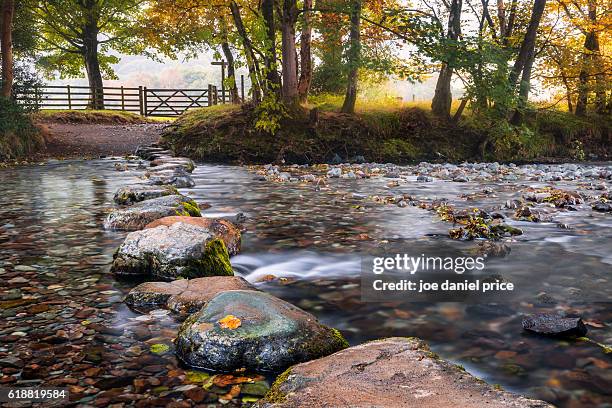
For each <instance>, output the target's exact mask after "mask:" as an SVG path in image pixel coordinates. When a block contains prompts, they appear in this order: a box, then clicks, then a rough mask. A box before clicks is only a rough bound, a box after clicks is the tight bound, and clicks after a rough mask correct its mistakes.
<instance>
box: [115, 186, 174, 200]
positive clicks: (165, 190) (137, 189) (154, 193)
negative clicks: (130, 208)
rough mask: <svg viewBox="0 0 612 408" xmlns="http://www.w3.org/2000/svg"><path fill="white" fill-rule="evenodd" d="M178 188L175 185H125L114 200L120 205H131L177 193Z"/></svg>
mask: <svg viewBox="0 0 612 408" xmlns="http://www.w3.org/2000/svg"><path fill="white" fill-rule="evenodd" d="M177 194H179V192H178V190H177V189H176V188H175V187H173V186H151V185H147V184H134V185H130V186H124V187H121V188H119V189H118V190H117V192H116V193H115V196H114V197H113V200H114V201H115V202H116V203H117V204H120V205H131V204H134V203H138V202H140V201H144V200H150V199H152V198H158V197H164V196H168V195H177Z"/></svg>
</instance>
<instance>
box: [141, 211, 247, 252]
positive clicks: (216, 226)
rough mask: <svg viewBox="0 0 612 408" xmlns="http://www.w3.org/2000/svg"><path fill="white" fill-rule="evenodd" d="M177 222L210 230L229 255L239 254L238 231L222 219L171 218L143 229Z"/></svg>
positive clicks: (239, 235)
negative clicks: (220, 241)
mask: <svg viewBox="0 0 612 408" xmlns="http://www.w3.org/2000/svg"><path fill="white" fill-rule="evenodd" d="M177 222H184V223H186V224H191V225H195V226H198V227H202V228H206V229H208V230H210V231H211V232H212V233H213V234H214V235H215V236H216V237H217V238H221V239H222V240H223V242H224V243H225V246H226V247H227V251H228V252H229V254H230V255H236V254H238V253H239V252H240V240H241V234H240V229H239V228H238V227H237V226H236V225H234V224H233V223H232V222H230V221H228V220H224V219H222V218H205V217H185V216H171V217H164V218H160V219H159V220H155V221H153V222H151V223H150V224H147V225H146V226H145V229H147V228H155V227H158V226H160V225H165V226H167V227H169V226H171V225H173V224H175V223H177Z"/></svg>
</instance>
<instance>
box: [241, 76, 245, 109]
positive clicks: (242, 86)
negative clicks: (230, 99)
mask: <svg viewBox="0 0 612 408" xmlns="http://www.w3.org/2000/svg"><path fill="white" fill-rule="evenodd" d="M240 90H241V91H242V103H244V101H245V99H244V75H240Z"/></svg>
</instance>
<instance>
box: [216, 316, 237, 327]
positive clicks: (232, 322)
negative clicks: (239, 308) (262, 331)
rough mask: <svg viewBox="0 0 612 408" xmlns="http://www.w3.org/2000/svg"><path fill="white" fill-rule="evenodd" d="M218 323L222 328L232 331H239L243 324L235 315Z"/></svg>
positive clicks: (226, 317)
mask: <svg viewBox="0 0 612 408" xmlns="http://www.w3.org/2000/svg"><path fill="white" fill-rule="evenodd" d="M218 323H219V325H220V326H221V328H223V329H230V330H234V329H237V328H239V327H240V325H241V324H242V322H241V321H240V319H239V318H237V317H236V316H234V315H227V316H225V317H224V318H223V319H221V320H219V321H218Z"/></svg>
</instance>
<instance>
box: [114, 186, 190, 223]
mask: <svg viewBox="0 0 612 408" xmlns="http://www.w3.org/2000/svg"><path fill="white" fill-rule="evenodd" d="M172 215H186V216H191V217H200V216H201V215H202V214H201V213H200V207H199V206H198V204H197V203H196V202H195V201H193V200H192V199H191V198H189V197H186V196H184V195H180V194H175V195H169V196H164V197H158V198H152V199H150V200H145V201H142V202H139V203H136V204H134V205H132V206H130V207H128V208H116V209H113V210H112V211H111V212H110V213H109V214H108V216H107V217H106V220H105V221H104V228H106V229H116V230H124V231H133V230H138V229H141V228H144V226H145V225H147V224H149V223H151V222H153V221H155V220H158V219H160V218H164V217H168V216H172Z"/></svg>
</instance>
